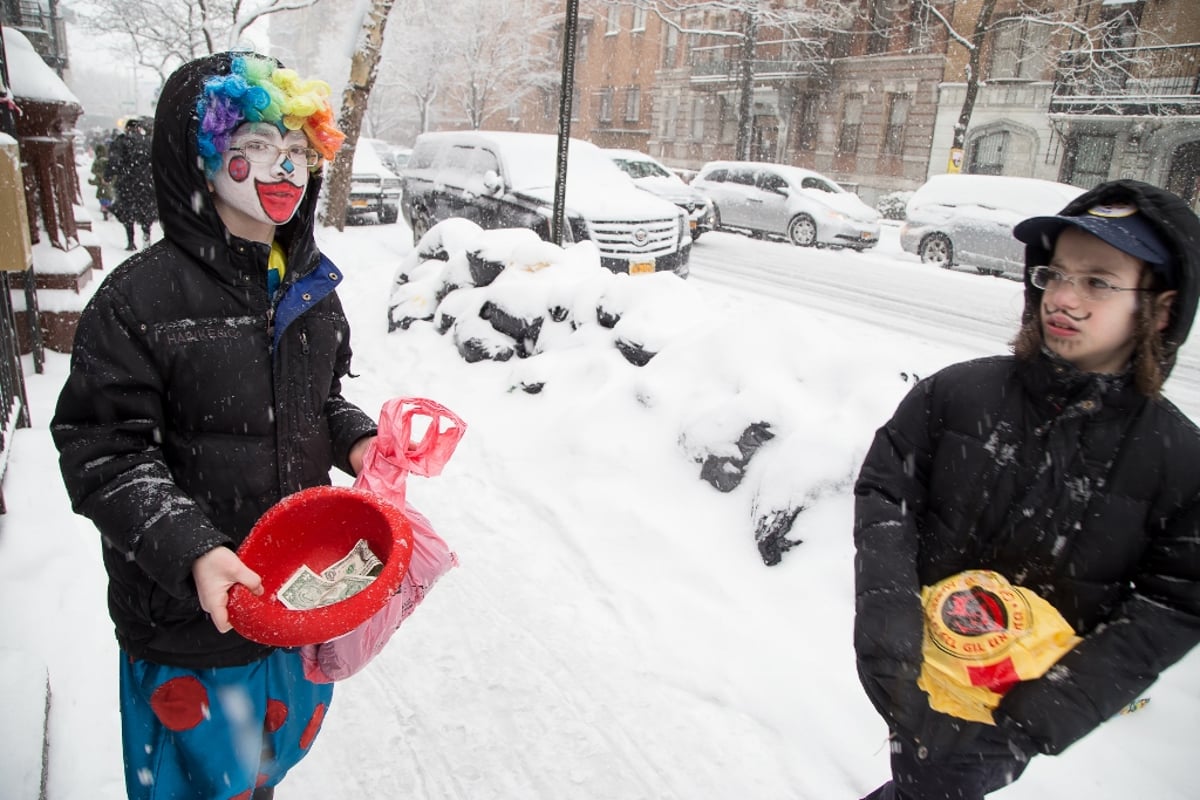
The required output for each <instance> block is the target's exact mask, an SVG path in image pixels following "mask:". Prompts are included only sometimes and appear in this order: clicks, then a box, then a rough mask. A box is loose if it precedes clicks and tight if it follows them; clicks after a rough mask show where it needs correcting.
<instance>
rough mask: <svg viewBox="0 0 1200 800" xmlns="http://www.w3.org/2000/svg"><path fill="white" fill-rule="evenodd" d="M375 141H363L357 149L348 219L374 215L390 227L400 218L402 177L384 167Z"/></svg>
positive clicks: (359, 142) (351, 178)
mask: <svg viewBox="0 0 1200 800" xmlns="http://www.w3.org/2000/svg"><path fill="white" fill-rule="evenodd" d="M373 142H374V140H371V139H362V138H360V139H359V140H358V144H357V145H356V146H355V148H354V169H353V172H352V173H351V176H350V207H349V208H348V209H347V210H346V216H347V217H361V216H363V215H365V214H374V215H375V216H376V218H377V219H378V220H379V222H382V223H384V224H388V225H390V224H391V223H393V222H395V221H396V220H397V219H398V218H399V216H400V176H399V175H397V174H396V173H394V172H392V171H391V170H390V169H388V168H387V167H386V166H384V164H383V160H382V159H381V158H380V157H379V152H378V151H377V150H376V149H375V145H374V143H373Z"/></svg>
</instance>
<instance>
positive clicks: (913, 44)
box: [908, 3, 938, 53]
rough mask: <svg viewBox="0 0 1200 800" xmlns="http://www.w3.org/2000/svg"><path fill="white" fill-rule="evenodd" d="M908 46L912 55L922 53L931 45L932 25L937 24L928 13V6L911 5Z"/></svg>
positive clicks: (920, 4) (921, 4)
mask: <svg viewBox="0 0 1200 800" xmlns="http://www.w3.org/2000/svg"><path fill="white" fill-rule="evenodd" d="M909 15H910V17H911V19H910V22H909V26H908V46H909V50H910V51H911V52H913V53H924V52H926V51H927V50H928V49H929V47H930V45H932V44H933V28H932V26H933V25H937V24H938V23H937V22H936V21H935V20H934V19H933V15H932V14H930V13H929V6H927V5H925V4H924V3H913V4H912V8H911V10H910V11H909Z"/></svg>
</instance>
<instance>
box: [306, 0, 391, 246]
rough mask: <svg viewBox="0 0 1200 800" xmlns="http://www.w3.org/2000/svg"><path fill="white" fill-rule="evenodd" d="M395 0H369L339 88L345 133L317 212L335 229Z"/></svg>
mask: <svg viewBox="0 0 1200 800" xmlns="http://www.w3.org/2000/svg"><path fill="white" fill-rule="evenodd" d="M395 2H396V0H371V10H370V11H369V12H368V13H367V16H366V19H364V20H363V26H362V30H361V31H360V33H359V37H358V47H356V48H355V50H354V57H353V58H351V59H350V80H348V81H347V82H346V89H345V91H344V92H342V111H341V114H339V116H338V127H339V128H341V129H342V133H344V134H346V143H345V144H344V145H343V146H342V150H341V152H340V153H338V156H337V158H336V159H334V162H333V164H331V165H330V168H329V183H328V184H327V185H326V188H325V209H324V211H323V212H322V214H321V223H322V224H323V225H332V226H333V227H335V228H337V229H338V230H339V231H340V230H343V229H344V228H345V227H346V206H347V205H348V204H349V202H350V179H351V176H352V175H353V173H354V148H355V147H356V146H357V145H358V134H359V131H360V130H361V129H362V120H363V114H364V113H366V110H367V102H368V101H369V100H370V97H371V88H372V87H374V86H375V76H376V74H377V73H378V71H379V58H380V55H381V54H382V52H383V33H384V28H385V27H386V26H387V18H388V13H389V12H391V10H392V6H393V5H395Z"/></svg>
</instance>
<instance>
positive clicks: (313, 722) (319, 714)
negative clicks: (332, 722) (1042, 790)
mask: <svg viewBox="0 0 1200 800" xmlns="http://www.w3.org/2000/svg"><path fill="white" fill-rule="evenodd" d="M324 719H325V704H324V703H321V704H319V705H318V706H317V707H316V708H315V709H314V710H313V715H312V718H311V719H309V721H308V724H307V725H305V726H304V733H302V734H300V749H301V750H307V749H308V748H309V747H310V746H311V745H312V743H313V739H316V738H317V733H318V732H320V730H321V723H322V722H323V721H324Z"/></svg>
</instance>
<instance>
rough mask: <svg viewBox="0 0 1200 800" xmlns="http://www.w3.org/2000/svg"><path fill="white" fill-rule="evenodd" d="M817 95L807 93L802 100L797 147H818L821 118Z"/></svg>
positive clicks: (806, 148)
mask: <svg viewBox="0 0 1200 800" xmlns="http://www.w3.org/2000/svg"><path fill="white" fill-rule="evenodd" d="M818 109H819V105H818V102H817V95H815V94H806V95H804V97H803V98H801V100H800V124H799V125H798V126H797V127H796V147H797V148H798V149H800V150H816V149H817V132H818V130H819V128H818V125H819V124H820V123H819V119H818V117H817V111H818Z"/></svg>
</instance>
